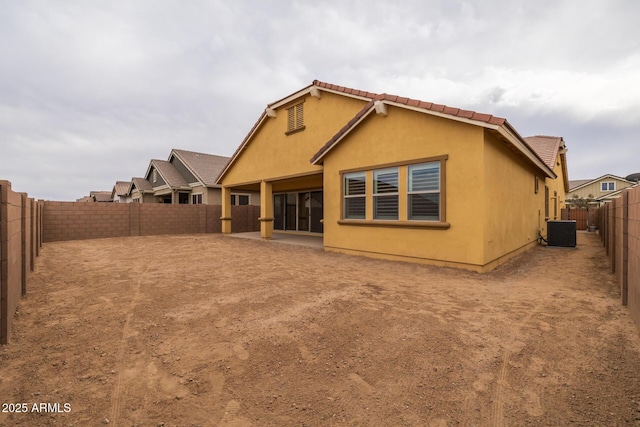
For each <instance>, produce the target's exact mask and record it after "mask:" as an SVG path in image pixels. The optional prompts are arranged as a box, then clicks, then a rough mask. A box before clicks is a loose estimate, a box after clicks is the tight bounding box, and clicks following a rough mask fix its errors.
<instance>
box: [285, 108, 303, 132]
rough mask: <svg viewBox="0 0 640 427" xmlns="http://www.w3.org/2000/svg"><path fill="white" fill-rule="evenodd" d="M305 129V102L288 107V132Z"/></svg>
mask: <svg viewBox="0 0 640 427" xmlns="http://www.w3.org/2000/svg"><path fill="white" fill-rule="evenodd" d="M303 129H304V103H302V102H301V103H300V104H296V105H294V106H293V107H290V108H287V133H292V132H297V131H300V130H303Z"/></svg>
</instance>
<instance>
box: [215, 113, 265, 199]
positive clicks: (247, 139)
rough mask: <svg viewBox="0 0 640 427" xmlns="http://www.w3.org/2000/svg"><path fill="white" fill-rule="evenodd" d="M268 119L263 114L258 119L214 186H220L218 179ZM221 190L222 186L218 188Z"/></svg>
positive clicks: (221, 176)
mask: <svg viewBox="0 0 640 427" xmlns="http://www.w3.org/2000/svg"><path fill="white" fill-rule="evenodd" d="M268 118H269V116H267V114H264V115H263V116H262V118H261V119H260V122H259V123H258V124H257V125H256V126H255V127H254V128H253V132H251V134H250V135H248V136H247V137H246V138H245V140H244V141H243V143H242V145H241V146H240V148H239V149H238V150H237V151H236V152H235V153H234V155H233V157H232V158H231V160H229V162H228V163H227V165H226V166H225V168H224V169H223V170H222V172H220V174H219V175H218V179H217V180H216V185H221V184H220V179H221V178H223V177H224V175H225V174H226V173H227V171H228V170H229V168H230V167H231V166H232V165H233V164H234V163H235V161H236V159H237V158H238V156H239V155H240V154H242V152H243V151H244V149H245V147H246V146H247V144H249V142H251V140H252V139H253V135H255V134H256V132H257V131H258V129H260V128H261V127H262V124H263V123H264V121H265V120H267V119H268ZM220 188H222V186H221V187H220Z"/></svg>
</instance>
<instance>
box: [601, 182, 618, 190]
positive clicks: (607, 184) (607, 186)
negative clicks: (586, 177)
mask: <svg viewBox="0 0 640 427" xmlns="http://www.w3.org/2000/svg"><path fill="white" fill-rule="evenodd" d="M603 187H604V188H603ZM612 187H613V188H612ZM600 191H616V182H615V181H606V182H601V183H600Z"/></svg>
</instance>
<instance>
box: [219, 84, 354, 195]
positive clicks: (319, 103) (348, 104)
mask: <svg viewBox="0 0 640 427" xmlns="http://www.w3.org/2000/svg"><path fill="white" fill-rule="evenodd" d="M321 93H322V97H321V98H320V99H318V98H314V97H312V96H310V95H307V96H306V97H305V98H304V99H305V102H304V124H305V129H304V130H303V131H300V132H296V133H293V134H290V135H285V132H286V131H287V110H286V108H287V107H288V106H287V105H285V106H282V107H280V108H278V109H277V117H275V118H270V117H266V118H265V121H264V123H263V124H262V126H261V127H260V129H259V130H258V132H257V133H256V134H255V135H254V137H253V139H252V140H251V142H250V143H249V144H248V145H247V146H246V148H245V149H244V150H243V152H242V153H241V154H240V155H239V156H238V157H237V158H236V160H235V163H234V165H233V167H232V168H231V169H229V171H228V172H227V173H226V174H225V176H224V178H223V181H222V184H223V185H225V186H230V185H234V184H239V183H248V182H259V181H261V180H263V179H273V178H279V177H288V176H292V175H298V174H304V173H309V172H314V171H316V172H318V173H321V172H322V167H321V166H314V165H312V164H311V163H310V161H309V160H310V159H311V157H312V156H313V155H314V154H315V153H316V152H317V151H318V150H319V149H320V148H321V147H322V146H323V145H324V144H325V143H326V142H327V141H328V140H329V139H330V138H331V137H332V136H333V135H334V134H336V133H337V132H338V131H339V130H340V128H341V127H342V126H344V124H345V123H347V122H348V121H349V120H350V119H351V118H352V117H353V116H355V114H356V113H357V112H358V111H359V110H360V109H362V107H363V106H364V104H365V102H364V101H360V100H357V99H353V98H348V97H345V96H339V95H334V94H332V93H328V92H321ZM300 100H301V99H298V100H297V101H294V102H292V104H291V105H295V104H296V103H298V102H299V101H300Z"/></svg>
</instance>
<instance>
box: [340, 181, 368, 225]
mask: <svg viewBox="0 0 640 427" xmlns="http://www.w3.org/2000/svg"><path fill="white" fill-rule="evenodd" d="M365 206H366V174H365V172H355V173H348V174H345V175H344V218H346V219H364V218H365Z"/></svg>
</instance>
